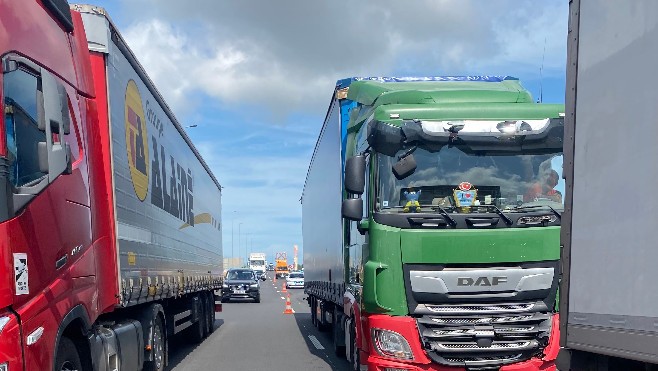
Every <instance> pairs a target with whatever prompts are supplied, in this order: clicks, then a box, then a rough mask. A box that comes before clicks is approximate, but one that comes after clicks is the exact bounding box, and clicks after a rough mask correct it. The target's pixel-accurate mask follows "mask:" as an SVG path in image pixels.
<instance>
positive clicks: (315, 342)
mask: <svg viewBox="0 0 658 371" xmlns="http://www.w3.org/2000/svg"><path fill="white" fill-rule="evenodd" d="M308 339H309V340H311V343H313V346H315V349H317V350H322V349H324V347H323V346H322V344H320V340H318V339H317V338H316V337H315V336H313V335H309V336H308Z"/></svg>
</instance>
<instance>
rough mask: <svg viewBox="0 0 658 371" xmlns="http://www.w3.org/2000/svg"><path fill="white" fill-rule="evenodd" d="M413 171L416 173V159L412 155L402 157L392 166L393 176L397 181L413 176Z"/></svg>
mask: <svg viewBox="0 0 658 371" xmlns="http://www.w3.org/2000/svg"><path fill="white" fill-rule="evenodd" d="M414 171H416V159H415V158H414V155H412V154H409V155H407V156H405V157H402V158H401V159H400V161H398V162H396V163H395V165H393V175H395V177H396V178H397V179H398V180H402V179H404V178H406V177H408V176H409V175H411V174H413V173H414Z"/></svg>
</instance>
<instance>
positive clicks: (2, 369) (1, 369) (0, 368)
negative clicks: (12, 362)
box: [0, 363, 9, 371]
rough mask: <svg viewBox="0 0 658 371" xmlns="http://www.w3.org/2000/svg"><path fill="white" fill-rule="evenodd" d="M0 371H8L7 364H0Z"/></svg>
mask: <svg viewBox="0 0 658 371" xmlns="http://www.w3.org/2000/svg"><path fill="white" fill-rule="evenodd" d="M0 371H9V366H7V363H0Z"/></svg>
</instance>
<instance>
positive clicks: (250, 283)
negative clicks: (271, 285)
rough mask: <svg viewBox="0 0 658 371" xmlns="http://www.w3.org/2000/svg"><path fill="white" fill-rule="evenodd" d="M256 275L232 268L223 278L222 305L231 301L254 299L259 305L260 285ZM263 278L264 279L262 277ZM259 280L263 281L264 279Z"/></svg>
mask: <svg viewBox="0 0 658 371" xmlns="http://www.w3.org/2000/svg"><path fill="white" fill-rule="evenodd" d="M258 278H259V277H258V276H256V273H255V272H254V271H253V270H251V269H247V268H232V269H229V270H228V271H227V272H226V276H224V284H223V285H222V303H226V302H228V301H229V300H231V299H238V298H239V299H249V298H251V299H254V302H256V303H260V284H259V283H258ZM263 278H264V277H263ZM263 278H261V279H262V280H263V281H264V279H263Z"/></svg>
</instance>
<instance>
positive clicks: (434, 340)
mask: <svg viewBox="0 0 658 371" xmlns="http://www.w3.org/2000/svg"><path fill="white" fill-rule="evenodd" d="M422 307H423V308H422V311H419V312H417V313H416V315H417V318H416V322H417V324H418V329H419V331H420V335H421V339H422V342H423V346H424V348H425V351H426V352H427V354H428V356H429V357H430V358H431V359H432V360H433V361H434V362H436V363H439V364H442V365H446V366H453V367H464V368H467V369H468V368H476V367H494V368H495V367H500V366H502V365H506V364H510V363H515V362H521V361H525V360H527V359H530V358H531V357H532V356H533V355H534V354H537V353H538V352H541V351H542V350H543V348H544V347H545V346H546V344H547V343H548V338H549V335H550V331H551V321H552V313H551V312H550V311H548V310H547V308H546V306H545V305H541V304H538V303H512V304H509V303H506V304H500V305H498V304H469V305H432V304H424V305H422Z"/></svg>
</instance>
